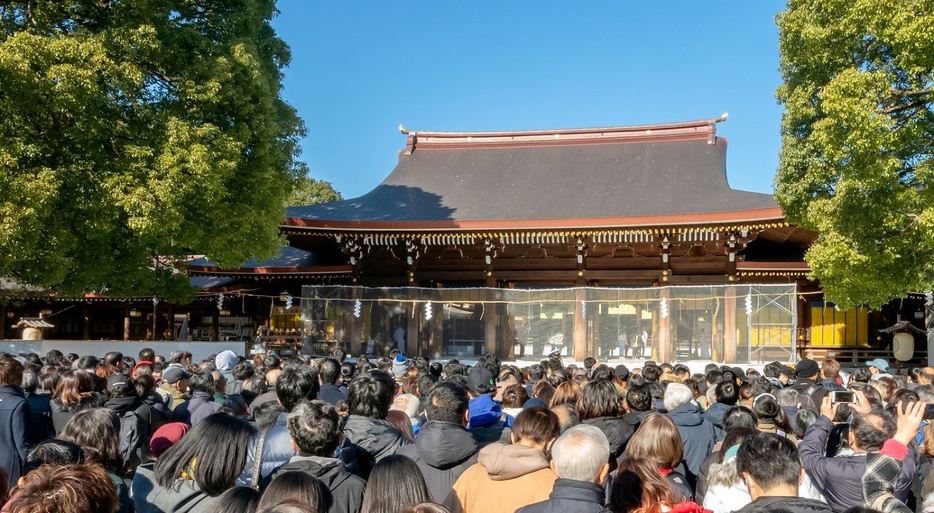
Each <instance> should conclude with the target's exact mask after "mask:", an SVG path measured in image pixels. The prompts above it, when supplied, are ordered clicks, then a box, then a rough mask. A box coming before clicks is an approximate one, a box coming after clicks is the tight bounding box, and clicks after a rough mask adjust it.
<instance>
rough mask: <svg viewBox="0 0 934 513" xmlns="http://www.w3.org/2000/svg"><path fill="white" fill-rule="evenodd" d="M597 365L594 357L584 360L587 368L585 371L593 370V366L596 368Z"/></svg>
mask: <svg viewBox="0 0 934 513" xmlns="http://www.w3.org/2000/svg"><path fill="white" fill-rule="evenodd" d="M596 363H597V359H596V358H594V357H593V356H588V357H586V358H584V368H585V369H592V368H593V366H594V365H595V364H596Z"/></svg>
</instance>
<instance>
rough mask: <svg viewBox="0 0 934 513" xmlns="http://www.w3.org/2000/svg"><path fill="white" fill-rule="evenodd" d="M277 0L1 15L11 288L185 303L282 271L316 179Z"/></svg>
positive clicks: (3, 259) (123, 2) (0, 219)
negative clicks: (230, 270)
mask: <svg viewBox="0 0 934 513" xmlns="http://www.w3.org/2000/svg"><path fill="white" fill-rule="evenodd" d="M276 12H277V11H276V9H275V1H274V0H171V1H170V0H74V1H70V2H62V1H60V0H31V1H25V2H16V1H12V2H2V3H0V175H2V179H0V277H5V278H11V279H13V280H16V281H18V282H20V283H24V284H31V285H37V286H42V287H46V288H49V289H52V290H56V291H59V292H61V293H64V294H81V293H84V292H88V291H106V292H108V293H111V294H115V295H123V296H133V295H147V296H148V295H157V296H159V297H163V298H169V299H174V300H184V299H186V298H188V297H190V295H191V291H190V289H189V287H188V283H187V278H186V277H185V275H184V273H180V272H179V271H178V269H177V266H176V264H177V262H178V261H180V260H181V259H182V258H184V257H185V256H187V255H190V254H204V255H206V256H207V257H208V258H210V259H211V260H213V261H215V262H218V263H219V264H220V265H222V266H225V267H231V266H238V265H240V264H242V263H243V262H244V261H246V260H247V259H248V258H250V257H254V256H255V257H259V258H265V257H269V256H272V255H273V254H274V253H275V252H276V251H277V249H278V248H279V246H280V245H281V239H280V236H279V230H278V225H279V223H280V221H281V219H282V216H283V215H284V203H285V199H286V197H287V196H288V194H289V193H290V192H291V190H292V189H293V186H294V185H295V183H296V180H297V179H298V178H300V177H303V176H305V173H306V169H305V167H304V165H303V164H301V163H299V162H298V161H297V160H296V156H297V154H298V151H299V148H298V145H297V143H298V140H299V138H300V137H301V136H302V135H303V133H304V126H303V124H302V122H301V120H300V119H299V118H298V117H297V115H296V112H295V110H294V109H293V108H292V107H290V106H289V105H287V104H286V103H285V102H284V101H283V100H282V99H281V97H280V90H281V87H282V86H281V78H282V74H281V69H282V68H283V67H285V66H286V65H287V64H288V62H289V59H290V54H289V49H288V47H287V46H286V44H285V43H284V42H283V41H282V40H280V39H279V38H278V37H276V34H275V32H274V31H273V29H272V28H271V26H270V20H271V18H272V17H273V16H274V15H275V14H276Z"/></svg>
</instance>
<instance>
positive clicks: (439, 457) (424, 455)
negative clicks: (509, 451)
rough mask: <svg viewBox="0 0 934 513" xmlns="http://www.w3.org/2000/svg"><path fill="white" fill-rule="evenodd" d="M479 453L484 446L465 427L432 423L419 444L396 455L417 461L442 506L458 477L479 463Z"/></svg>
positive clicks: (421, 432) (448, 423)
mask: <svg viewBox="0 0 934 513" xmlns="http://www.w3.org/2000/svg"><path fill="white" fill-rule="evenodd" d="M479 452H480V444H479V443H477V441H476V440H475V439H474V437H473V436H472V435H471V434H470V432H468V431H467V430H466V429H464V428H463V427H461V426H459V425H457V424H451V423H450V422H438V421H434V420H429V421H428V422H427V423H425V425H424V426H423V427H422V430H421V431H419V433H418V438H417V439H416V440H415V444H414V445H403V446H402V447H400V448H399V450H398V451H396V454H401V455H403V456H408V457H409V458H412V460H414V461H415V464H416V465H418V469H419V470H421V472H422V476H424V477H425V484H427V485H428V491H429V492H431V498H432V500H433V501H435V502H437V503H438V504H441V503H443V502H444V499H446V498H447V496H448V493H450V492H451V489H452V488H454V483H455V482H457V478H458V477H460V475H461V474H463V473H464V471H465V470H467V468H469V467H470V466H471V465H473V464H474V463H476V462H477V454H478V453H479Z"/></svg>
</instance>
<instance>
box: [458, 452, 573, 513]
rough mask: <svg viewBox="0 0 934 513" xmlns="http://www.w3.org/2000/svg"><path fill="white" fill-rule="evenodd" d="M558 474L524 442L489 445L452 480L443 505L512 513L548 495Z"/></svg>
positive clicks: (462, 512)
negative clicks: (452, 484)
mask: <svg viewBox="0 0 934 513" xmlns="http://www.w3.org/2000/svg"><path fill="white" fill-rule="evenodd" d="M557 479H558V476H556V475H555V473H554V472H552V470H551V467H550V466H549V463H548V458H546V457H545V454H544V453H542V452H541V451H539V450H538V449H534V448H532V447H526V446H524V445H502V444H491V445H488V446H486V447H484V448H483V449H480V454H479V456H478V458H477V464H476V465H473V466H471V467H470V468H468V469H467V470H466V471H464V473H463V474H461V477H460V478H459V479H458V480H457V482H456V483H454V488H453V489H452V490H451V493H450V494H448V497H447V499H445V501H444V505H445V506H447V507H448V509H450V510H451V512H452V513H514V512H515V511H516V510H517V509H519V508H521V507H523V506H528V505H529V504H534V503H536V502H541V501H543V500H545V499H547V498H548V496H549V495H550V494H551V490H552V488H553V487H554V484H555V480H557Z"/></svg>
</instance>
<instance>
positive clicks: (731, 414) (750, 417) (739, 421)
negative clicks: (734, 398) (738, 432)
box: [723, 406, 759, 431]
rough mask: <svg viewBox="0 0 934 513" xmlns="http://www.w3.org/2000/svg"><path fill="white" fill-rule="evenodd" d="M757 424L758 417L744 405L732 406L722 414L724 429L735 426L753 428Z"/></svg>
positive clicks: (727, 429)
mask: <svg viewBox="0 0 934 513" xmlns="http://www.w3.org/2000/svg"><path fill="white" fill-rule="evenodd" d="M758 425H759V417H756V414H755V413H754V412H753V411H752V410H751V409H749V408H748V407H746V406H733V407H731V408H730V409H728V410H727V411H726V413H724V414H723V430H724V431H729V430H730V429H733V428H737V427H748V428H755V427H756V426H758Z"/></svg>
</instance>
